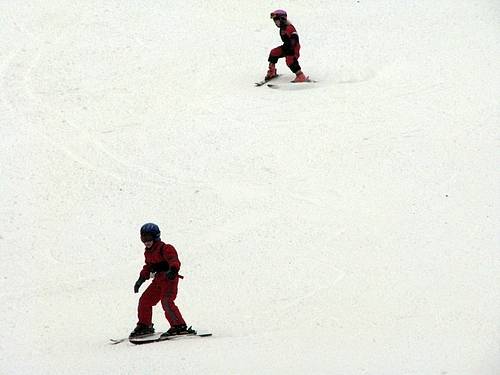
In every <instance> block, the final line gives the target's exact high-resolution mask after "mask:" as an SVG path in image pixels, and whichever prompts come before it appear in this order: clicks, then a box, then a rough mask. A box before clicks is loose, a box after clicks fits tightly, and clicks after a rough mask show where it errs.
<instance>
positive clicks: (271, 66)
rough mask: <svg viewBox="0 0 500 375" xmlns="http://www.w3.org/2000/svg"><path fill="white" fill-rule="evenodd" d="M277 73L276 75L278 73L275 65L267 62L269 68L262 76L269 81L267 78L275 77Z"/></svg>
mask: <svg viewBox="0 0 500 375" xmlns="http://www.w3.org/2000/svg"><path fill="white" fill-rule="evenodd" d="M277 75H278V73H276V66H275V65H274V64H269V70H268V71H267V74H266V76H265V77H264V80H265V81H269V80H271V79H273V78H275V77H276V76H277Z"/></svg>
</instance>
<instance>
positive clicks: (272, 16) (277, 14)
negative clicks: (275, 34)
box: [270, 12, 284, 20]
mask: <svg viewBox="0 0 500 375" xmlns="http://www.w3.org/2000/svg"><path fill="white" fill-rule="evenodd" d="M283 16H284V14H281V13H274V12H271V17H270V18H272V19H273V20H275V19H277V18H281V17H283Z"/></svg>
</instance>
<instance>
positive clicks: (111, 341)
mask: <svg viewBox="0 0 500 375" xmlns="http://www.w3.org/2000/svg"><path fill="white" fill-rule="evenodd" d="M158 335H161V332H160V333H150V334H147V335H143V336H137V337H135V338H137V339H145V338H151V337H156V336H158ZM129 339H130V337H122V338H121V339H109V344H110V345H116V344H119V343H122V342H124V341H127V340H129Z"/></svg>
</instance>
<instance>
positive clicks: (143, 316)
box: [137, 275, 186, 327]
mask: <svg viewBox="0 0 500 375" xmlns="http://www.w3.org/2000/svg"><path fill="white" fill-rule="evenodd" d="M178 284H179V277H176V278H175V279H174V280H169V279H167V278H166V277H165V275H158V276H157V277H155V278H154V279H153V282H152V283H151V284H150V285H149V286H148V287H147V288H146V290H145V291H144V293H142V296H141V298H139V307H138V309H137V310H138V316H139V324H145V325H148V326H149V325H150V324H151V323H152V317H153V306H155V305H156V304H157V303H158V302H160V301H161V306H162V307H163V310H164V311H165V317H166V318H167V320H168V322H169V323H170V326H171V327H173V326H177V325H181V324H186V322H185V321H184V319H183V318H182V315H181V312H180V311H179V308H178V307H177V306H176V305H175V303H174V301H175V297H177V285H178Z"/></svg>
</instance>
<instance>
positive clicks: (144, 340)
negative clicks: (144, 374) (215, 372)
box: [129, 331, 212, 345]
mask: <svg viewBox="0 0 500 375" xmlns="http://www.w3.org/2000/svg"><path fill="white" fill-rule="evenodd" d="M209 336H212V334H211V333H209V332H201V331H198V332H196V333H188V334H184V335H172V336H162V333H159V334H156V335H154V336H153V337H151V336H148V337H133V338H130V339H129V342H131V343H132V344H134V345H143V344H151V343H153V342H160V341H169V340H178V339H182V338H189V337H209Z"/></svg>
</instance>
